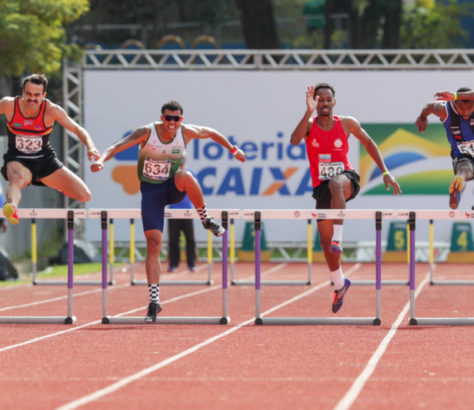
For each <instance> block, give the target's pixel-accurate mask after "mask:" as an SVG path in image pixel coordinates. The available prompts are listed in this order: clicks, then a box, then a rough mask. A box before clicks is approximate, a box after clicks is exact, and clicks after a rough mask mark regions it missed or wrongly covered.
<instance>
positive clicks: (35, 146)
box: [15, 135, 43, 154]
mask: <svg viewBox="0 0 474 410" xmlns="http://www.w3.org/2000/svg"><path fill="white" fill-rule="evenodd" d="M15 147H16V149H17V150H18V151H20V152H23V153H24V154H36V153H37V152H39V151H41V148H42V147H43V138H42V137H37V136H30V137H26V136H24V135H16V136H15Z"/></svg>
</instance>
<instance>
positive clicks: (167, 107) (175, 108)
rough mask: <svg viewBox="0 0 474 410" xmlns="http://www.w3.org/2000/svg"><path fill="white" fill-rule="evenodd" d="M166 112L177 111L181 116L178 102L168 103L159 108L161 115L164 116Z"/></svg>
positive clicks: (181, 111) (180, 107) (181, 108)
mask: <svg viewBox="0 0 474 410" xmlns="http://www.w3.org/2000/svg"><path fill="white" fill-rule="evenodd" d="M166 110H170V111H179V112H180V113H181V115H183V113H184V111H183V107H182V106H181V104H180V103H179V102H178V101H168V102H167V103H164V104H163V105H162V106H161V113H162V114H164V113H165V111H166Z"/></svg>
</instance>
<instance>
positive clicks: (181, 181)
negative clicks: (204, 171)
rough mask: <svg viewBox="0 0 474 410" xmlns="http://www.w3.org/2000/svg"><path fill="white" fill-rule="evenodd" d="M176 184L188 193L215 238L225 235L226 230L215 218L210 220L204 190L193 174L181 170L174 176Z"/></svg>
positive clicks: (203, 222)
mask: <svg viewBox="0 0 474 410" xmlns="http://www.w3.org/2000/svg"><path fill="white" fill-rule="evenodd" d="M174 183H175V186H176V188H177V189H178V190H179V191H181V192H182V191H186V193H187V194H188V197H189V199H190V200H191V202H192V204H193V205H194V207H195V208H196V211H197V212H198V214H199V217H200V219H201V222H202V224H203V226H204V228H205V229H208V230H209V231H211V232H212V233H213V234H214V235H215V236H222V235H224V232H225V229H224V228H223V227H222V226H221V225H220V224H218V223H217V222H216V221H214V219H213V218H209V216H208V214H207V210H206V204H205V203H204V196H203V194H202V189H201V186H200V185H199V183H198V181H197V180H196V178H194V176H193V175H192V174H191V173H189V172H187V171H185V170H180V171H178V172H177V173H176V174H175V175H174Z"/></svg>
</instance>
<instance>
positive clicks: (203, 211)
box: [196, 204, 209, 223]
mask: <svg viewBox="0 0 474 410" xmlns="http://www.w3.org/2000/svg"><path fill="white" fill-rule="evenodd" d="M196 211H197V212H198V214H199V218H201V222H202V223H204V222H206V219H209V215H208V214H207V210H206V204H204V206H203V207H202V208H197V209H196Z"/></svg>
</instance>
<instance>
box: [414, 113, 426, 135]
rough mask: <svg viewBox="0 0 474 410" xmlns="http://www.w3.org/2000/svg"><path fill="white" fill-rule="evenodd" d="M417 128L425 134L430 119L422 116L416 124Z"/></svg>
mask: <svg viewBox="0 0 474 410" xmlns="http://www.w3.org/2000/svg"><path fill="white" fill-rule="evenodd" d="M415 124H416V126H417V127H418V130H419V131H420V132H423V131H424V130H426V127H427V126H428V118H427V117H424V116H422V115H420V116H419V117H418V118H417V119H416V122H415Z"/></svg>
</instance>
